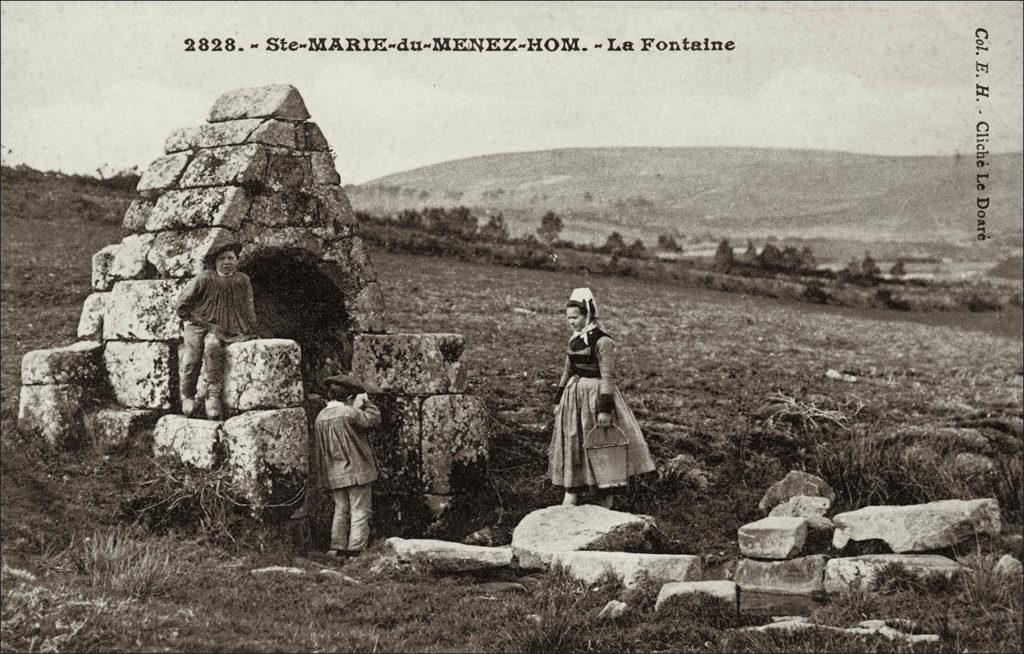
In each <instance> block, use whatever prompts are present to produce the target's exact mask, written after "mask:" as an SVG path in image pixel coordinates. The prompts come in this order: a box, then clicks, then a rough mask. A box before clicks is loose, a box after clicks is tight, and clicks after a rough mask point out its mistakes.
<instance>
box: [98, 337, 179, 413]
mask: <svg viewBox="0 0 1024 654" xmlns="http://www.w3.org/2000/svg"><path fill="white" fill-rule="evenodd" d="M175 363H176V362H175V360H174V357H173V352H172V347H171V346H170V345H169V344H167V343H162V342H158V341H149V342H141V343H128V342H123V341H107V343H106V347H105V348H104V350H103V365H104V367H105V368H106V371H107V381H108V382H109V384H110V388H111V389H112V390H113V392H114V398H115V399H116V400H117V403H118V404H120V405H122V406H125V407H130V408H136V409H170V408H171V398H172V397H173V394H174V393H175V392H176V390H177V374H176V372H177V371H176V370H175V367H176V366H175Z"/></svg>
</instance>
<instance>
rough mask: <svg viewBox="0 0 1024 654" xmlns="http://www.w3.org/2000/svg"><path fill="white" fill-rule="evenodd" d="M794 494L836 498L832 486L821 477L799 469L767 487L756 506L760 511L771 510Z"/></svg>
mask: <svg viewBox="0 0 1024 654" xmlns="http://www.w3.org/2000/svg"><path fill="white" fill-rule="evenodd" d="M796 495H809V496H812V497H815V496H816V497H825V498H828V500H829V501H830V502H831V501H834V500H835V499H836V494H835V493H834V492H833V491H832V487H831V486H829V485H828V483H826V482H825V480H824V479H822V478H821V477H818V476H815V475H812V474H810V473H806V472H802V471H800V470H791V471H790V472H789V474H787V475H786V476H785V477H783V478H782V479H781V480H779V481H777V482H775V483H774V484H772V485H771V486H770V487H769V488H768V491H767V492H766V493H765V494H764V497H762V498H761V501H760V502H759V503H758V505H757V506H758V508H760V509H761V510H762V511H766V512H767V511H771V510H772V509H774V508H775V507H776V505H778V504H780V503H782V502H785V501H786V500H788V499H789V498H791V497H794V496H796Z"/></svg>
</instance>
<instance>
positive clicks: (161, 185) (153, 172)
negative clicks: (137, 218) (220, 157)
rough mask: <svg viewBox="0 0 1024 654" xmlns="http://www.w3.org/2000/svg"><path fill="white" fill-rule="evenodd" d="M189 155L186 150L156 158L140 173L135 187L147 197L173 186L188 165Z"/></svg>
mask: <svg viewBox="0 0 1024 654" xmlns="http://www.w3.org/2000/svg"><path fill="white" fill-rule="evenodd" d="M189 156H190V153H188V152H179V153H177V154H169V155H166V156H163V157H160V158H158V159H156V160H155V161H154V162H153V163H151V164H149V168H147V169H146V172H144V173H142V177H140V178H139V184H138V186H136V187H135V189H136V190H137V191H138V192H139V193H141V194H142V195H143V196H144V197H149V196H154V195H157V194H159V193H160V192H161V191H164V190H166V189H169V188H174V187H175V186H176V185H177V183H178V180H179V179H180V178H181V174H182V171H184V170H185V167H186V166H187V165H188V160H189Z"/></svg>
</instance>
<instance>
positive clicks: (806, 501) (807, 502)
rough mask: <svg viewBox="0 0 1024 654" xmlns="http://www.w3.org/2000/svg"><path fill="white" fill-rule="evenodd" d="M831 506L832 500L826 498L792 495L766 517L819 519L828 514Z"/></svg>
mask: <svg viewBox="0 0 1024 654" xmlns="http://www.w3.org/2000/svg"><path fill="white" fill-rule="evenodd" d="M831 506H832V500H830V499H828V498H827V497H814V496H811V495H794V496H793V497H791V498H789V499H788V500H786V501H785V502H782V503H780V504H777V505H776V506H775V508H774V509H772V510H771V512H770V513H769V514H768V515H769V516H770V517H780V518H786V517H793V518H820V517H822V516H824V515H825V513H827V512H828V510H829V508H831Z"/></svg>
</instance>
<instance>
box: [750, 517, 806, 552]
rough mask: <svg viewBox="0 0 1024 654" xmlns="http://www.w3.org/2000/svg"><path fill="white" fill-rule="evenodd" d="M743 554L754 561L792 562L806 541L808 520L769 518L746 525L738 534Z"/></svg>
mask: <svg viewBox="0 0 1024 654" xmlns="http://www.w3.org/2000/svg"><path fill="white" fill-rule="evenodd" d="M738 538H739V547H740V554H742V555H743V556H746V557H749V558H753V559H789V558H793V557H794V556H796V555H798V554H799V553H800V552H801V551H802V550H803V548H804V543H805V542H806V541H807V519H806V518H787V517H768V518H763V519H761V520H758V521H756V522H751V523H749V524H745V525H743V526H742V527H740V528H739V532H738Z"/></svg>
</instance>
